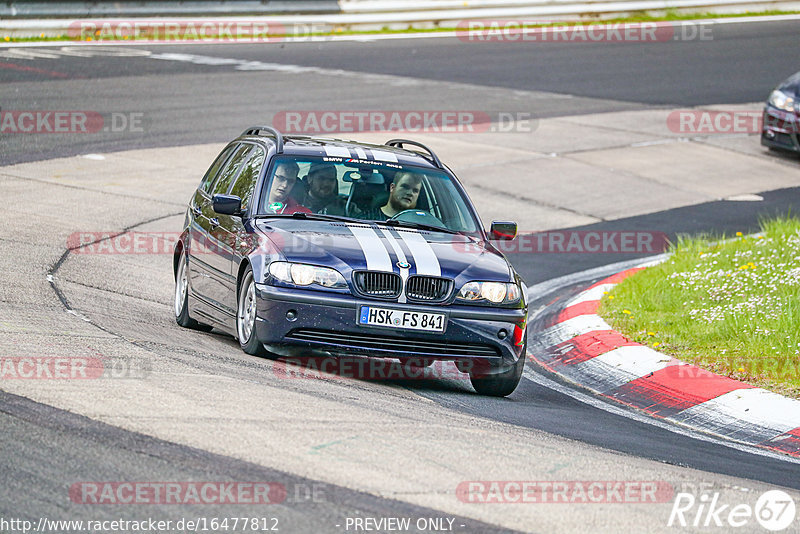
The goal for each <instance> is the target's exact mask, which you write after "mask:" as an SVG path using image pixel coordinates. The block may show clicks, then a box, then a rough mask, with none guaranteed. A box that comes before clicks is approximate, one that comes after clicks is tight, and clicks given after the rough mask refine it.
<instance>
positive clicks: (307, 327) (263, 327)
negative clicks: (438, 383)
mask: <svg viewBox="0 0 800 534" xmlns="http://www.w3.org/2000/svg"><path fill="white" fill-rule="evenodd" d="M256 291H257V295H258V297H259V298H258V299H257V302H258V317H257V319H256V335H257V336H258V340H259V341H260V342H261V343H262V344H264V346H265V347H266V348H267V350H269V351H270V352H274V353H276V354H280V355H284V356H299V355H308V354H309V352H310V351H314V352H317V353H319V352H322V353H325V354H328V355H344V354H349V355H364V356H372V357H379V358H398V359H401V360H404V359H412V358H413V359H425V360H452V361H455V362H456V364H457V365H459V366H460V368H464V369H471V370H474V371H475V372H476V373H479V374H481V375H483V374H486V375H492V374H496V373H501V372H504V371H507V370H509V369H510V368H511V367H512V366H513V365H514V364H515V363H516V362H517V361H518V360H519V358H524V357H525V354H524V352H525V346H524V342H522V341H521V340H520V336H519V335H517V336H516V337H517V339H516V340H515V336H514V333H515V327H516V328H517V332H518V333H519V329H520V328H521V329H522V332H524V329H525V326H526V324H525V322H526V319H527V309H525V308H520V309H507V308H488V307H486V308H484V307H477V306H464V305H460V306H459V305H450V306H425V305H421V304H398V303H396V302H390V301H389V302H387V301H379V300H367V299H360V298H357V297H354V296H352V295H342V294H336V293H325V292H321V291H313V290H307V289H289V288H282V287H275V286H270V285H264V284H256ZM362 305H371V306H380V307H384V308H391V309H397V310H409V311H424V312H432V313H446V314H447V326H446V328H445V331H444V332H443V333H430V332H417V331H409V330H397V329H390V328H385V327H377V326H365V325H359V324H358V323H357V314H358V310H359V309H360V306H362ZM290 312H293V313H290ZM287 314H288V315H287ZM504 334H505V336H504V337H503V335H504ZM521 337H522V340H524V335H523V336H521Z"/></svg>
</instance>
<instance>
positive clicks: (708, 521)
mask: <svg viewBox="0 0 800 534" xmlns="http://www.w3.org/2000/svg"><path fill="white" fill-rule="evenodd" d="M795 514H796V508H795V503H794V500H793V499H792V497H791V496H790V495H789V494H788V493H786V492H785V491H781V490H770V491H767V492H765V493H764V494H762V495H761V496H760V497H759V498H758V500H757V501H756V504H755V506H751V505H750V504H745V503H729V502H723V501H722V500H721V499H720V494H719V493H718V492H715V493H703V494H702V495H700V496H699V497H695V495H693V494H691V493H678V494H677V495H676V496H675V502H674V503H673V504H672V511H671V512H670V514H669V520H668V521H667V526H669V527H673V526H674V527H689V526H691V527H701V528H713V527H719V528H723V529H725V531H730V530H731V529H736V528H741V527H750V529H752V528H753V527H754V526H755V523H758V524H759V525H761V527H763V528H765V529H767V530H769V531H771V532H780V531H782V530H786V529H787V528H789V527H790V526H791V525H792V524H793V523H794V519H795Z"/></svg>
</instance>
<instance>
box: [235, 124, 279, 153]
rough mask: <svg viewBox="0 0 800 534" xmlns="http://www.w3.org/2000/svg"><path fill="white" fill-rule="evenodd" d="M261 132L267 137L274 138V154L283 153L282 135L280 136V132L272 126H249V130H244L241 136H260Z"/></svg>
mask: <svg viewBox="0 0 800 534" xmlns="http://www.w3.org/2000/svg"><path fill="white" fill-rule="evenodd" d="M261 131H264V132H266V133H267V134H268V135H271V136H272V137H274V138H275V144H276V145H277V148H276V152H277V153H278V154H280V153H281V152H283V135H281V132H279V131H278V130H276V129H275V128H273V127H272V126H251V127H250V128H248V129H246V130H245V131H244V132H243V133H242V135H261Z"/></svg>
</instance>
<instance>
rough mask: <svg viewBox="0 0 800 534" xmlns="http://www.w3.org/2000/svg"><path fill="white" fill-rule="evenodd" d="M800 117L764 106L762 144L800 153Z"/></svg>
mask: <svg viewBox="0 0 800 534" xmlns="http://www.w3.org/2000/svg"><path fill="white" fill-rule="evenodd" d="M798 133H800V118H799V117H798V116H797V114H795V113H789V112H788V111H783V110H780V109H777V108H775V107H772V106H770V105H767V106H766V107H765V108H764V115H763V117H762V127H761V144H762V145H764V146H766V147H769V148H776V149H778V150H787V151H789V152H796V153H800V138H798Z"/></svg>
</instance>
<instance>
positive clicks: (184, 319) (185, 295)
mask: <svg viewBox="0 0 800 534" xmlns="http://www.w3.org/2000/svg"><path fill="white" fill-rule="evenodd" d="M174 307H175V322H176V323H178V324H179V325H180V326H182V327H184V328H192V329H194V330H202V331H203V332H208V331H210V330H211V326H209V325H207V324H203V323H198V322H197V321H196V320H194V319H192V317H191V316H190V315H189V277H188V275H187V273H186V252H185V251H183V250H182V251H181V257H180V259H179V260H178V272H177V273H175V306H174Z"/></svg>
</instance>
